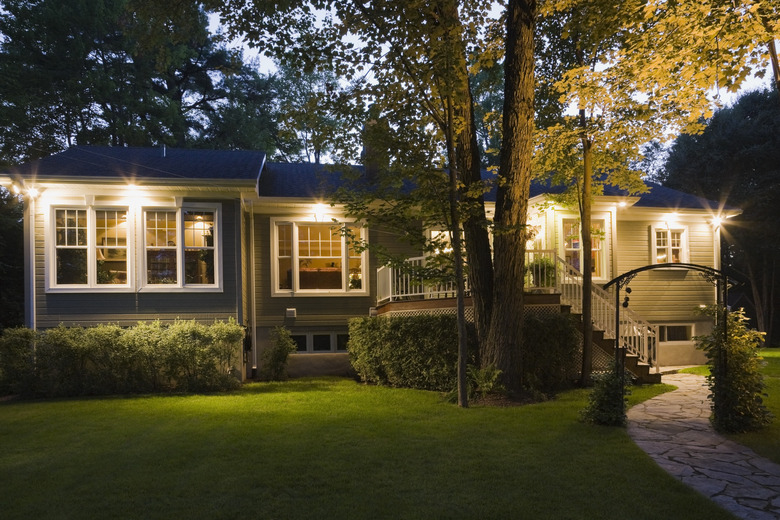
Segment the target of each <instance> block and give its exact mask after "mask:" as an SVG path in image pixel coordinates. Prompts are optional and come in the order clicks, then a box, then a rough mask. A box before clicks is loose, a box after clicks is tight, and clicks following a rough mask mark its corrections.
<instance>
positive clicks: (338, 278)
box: [272, 222, 367, 294]
mask: <svg viewBox="0 0 780 520" xmlns="http://www.w3.org/2000/svg"><path fill="white" fill-rule="evenodd" d="M272 227H273V234H274V237H273V241H274V246H275V247H274V254H275V259H274V264H273V266H274V273H273V275H274V292H276V293H292V292H296V293H311V294H328V293H350V292H354V293H362V294H365V292H366V291H367V287H365V280H366V276H365V268H366V257H365V252H364V251H361V250H360V249H359V247H358V245H359V243H360V242H359V241H360V240H362V239H363V236H364V230H363V229H362V228H360V227H358V226H356V225H352V224H347V225H346V228H344V227H343V225H342V224H333V223H319V222H274V223H273V224H272ZM345 231H346V232H345ZM350 237H351V238H350Z"/></svg>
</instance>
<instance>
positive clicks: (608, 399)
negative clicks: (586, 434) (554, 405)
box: [580, 366, 629, 426]
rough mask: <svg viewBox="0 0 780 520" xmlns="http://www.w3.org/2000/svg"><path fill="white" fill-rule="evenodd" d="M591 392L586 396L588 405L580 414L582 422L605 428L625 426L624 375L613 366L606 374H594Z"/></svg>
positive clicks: (625, 392)
mask: <svg viewBox="0 0 780 520" xmlns="http://www.w3.org/2000/svg"><path fill="white" fill-rule="evenodd" d="M592 377H593V381H594V385H593V390H591V392H590V395H589V396H588V405H587V406H586V407H585V409H584V410H582V411H581V412H580V417H581V418H582V420H583V421H585V422H589V423H593V424H603V425H605V426H625V425H626V397H625V396H626V395H628V394H629V390H628V389H627V388H626V386H625V382H626V381H627V379H626V377H625V374H624V375H623V377H621V374H620V371H618V370H616V368H615V367H614V366H613V367H612V368H611V369H610V370H609V371H608V372H604V373H601V374H594V375H593V376H592Z"/></svg>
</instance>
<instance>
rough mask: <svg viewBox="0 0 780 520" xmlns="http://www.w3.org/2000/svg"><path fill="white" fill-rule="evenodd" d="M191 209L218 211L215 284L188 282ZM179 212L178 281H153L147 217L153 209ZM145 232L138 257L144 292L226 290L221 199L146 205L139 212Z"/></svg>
mask: <svg viewBox="0 0 780 520" xmlns="http://www.w3.org/2000/svg"><path fill="white" fill-rule="evenodd" d="M187 210H192V211H210V212H213V213H214V226H213V228H212V233H213V246H212V249H213V251H214V283H213V284H188V283H186V282H185V275H186V273H185V265H184V258H185V249H187V248H186V247H185V245H184V234H185V229H184V213H185V212H186V211H187ZM155 211H159V212H175V213H176V243H175V246H174V247H175V251H176V283H171V284H153V283H149V281H148V279H147V275H148V270H147V268H148V265H147V254H146V250H147V244H146V232H147V228H146V226H147V219H146V215H147V213H149V212H155ZM139 213H140V215H139V219H140V228H141V236H140V237H139V239H138V241H137V242H138V248H137V249H138V253H137V254H138V258H139V265H140V266H141V270H140V273H139V276H140V279H141V290H142V291H144V292H179V291H181V292H222V291H223V273H222V204H220V203H205V202H202V203H184V204H182V205H181V206H179V207H170V206H146V207H143V208H141V211H140V212H139Z"/></svg>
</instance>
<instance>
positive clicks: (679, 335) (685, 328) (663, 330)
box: [658, 325, 693, 343]
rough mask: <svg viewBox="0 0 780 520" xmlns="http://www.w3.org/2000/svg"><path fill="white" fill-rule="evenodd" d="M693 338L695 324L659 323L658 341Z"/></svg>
mask: <svg viewBox="0 0 780 520" xmlns="http://www.w3.org/2000/svg"><path fill="white" fill-rule="evenodd" d="M692 338H693V325H659V326H658V341H659V342H661V343H666V342H672V341H691V339H692Z"/></svg>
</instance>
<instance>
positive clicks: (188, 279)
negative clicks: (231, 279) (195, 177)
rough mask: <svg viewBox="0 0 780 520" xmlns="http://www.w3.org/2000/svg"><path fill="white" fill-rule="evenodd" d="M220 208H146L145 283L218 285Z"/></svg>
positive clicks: (158, 284) (151, 284)
mask: <svg viewBox="0 0 780 520" xmlns="http://www.w3.org/2000/svg"><path fill="white" fill-rule="evenodd" d="M218 216H219V211H218V209H217V208H214V207H211V208H200V207H197V208H196V207H189V206H187V207H185V208H183V209H181V210H171V209H164V210H163V209H159V210H158V209H149V210H146V211H145V212H144V237H145V238H144V249H145V252H146V254H145V260H146V280H145V281H146V285H147V286H150V287H155V286H160V287H163V286H174V287H216V286H218V282H219V277H218V265H219V249H218V247H217V243H218V242H217V241H216V239H217V230H218Z"/></svg>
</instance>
